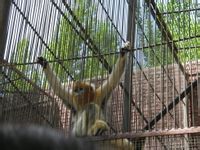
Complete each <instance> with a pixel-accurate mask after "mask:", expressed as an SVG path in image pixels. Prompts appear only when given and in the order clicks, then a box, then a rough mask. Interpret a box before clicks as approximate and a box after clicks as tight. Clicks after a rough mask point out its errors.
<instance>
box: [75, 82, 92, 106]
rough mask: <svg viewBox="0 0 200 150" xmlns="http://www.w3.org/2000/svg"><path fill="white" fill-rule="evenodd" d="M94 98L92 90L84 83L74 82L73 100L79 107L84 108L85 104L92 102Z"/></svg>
mask: <svg viewBox="0 0 200 150" xmlns="http://www.w3.org/2000/svg"><path fill="white" fill-rule="evenodd" d="M94 97H95V91H94V88H93V87H92V86H91V85H90V84H88V83H84V82H75V83H74V87H73V99H74V101H75V102H76V103H77V104H79V105H80V107H84V106H85V105H86V104H88V103H90V102H93V101H94Z"/></svg>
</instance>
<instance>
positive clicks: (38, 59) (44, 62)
mask: <svg viewBox="0 0 200 150" xmlns="http://www.w3.org/2000/svg"><path fill="white" fill-rule="evenodd" d="M37 63H39V64H40V65H41V66H42V67H43V68H46V67H47V64H48V62H47V60H46V59H45V58H43V57H42V56H40V57H38V58H37Z"/></svg>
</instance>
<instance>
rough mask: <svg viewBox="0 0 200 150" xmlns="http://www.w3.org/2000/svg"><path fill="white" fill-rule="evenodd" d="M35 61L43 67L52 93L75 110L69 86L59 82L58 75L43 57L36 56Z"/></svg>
mask: <svg viewBox="0 0 200 150" xmlns="http://www.w3.org/2000/svg"><path fill="white" fill-rule="evenodd" d="M37 62H38V63H39V64H40V65H41V66H42V67H43V70H44V73H45V75H46V78H47V80H48V82H49V84H50V87H51V88H52V89H53V91H54V93H55V94H56V95H57V96H58V97H59V98H61V99H62V101H63V103H64V104H65V105H66V106H67V107H69V108H70V109H72V110H73V111H76V108H75V107H74V105H73V101H72V100H73V93H72V90H71V88H69V87H68V86H66V84H63V83H61V81H60V79H59V78H58V76H57V75H56V74H55V73H54V72H53V70H52V68H51V66H50V65H49V63H48V61H47V60H46V59H45V58H43V57H38V58H37Z"/></svg>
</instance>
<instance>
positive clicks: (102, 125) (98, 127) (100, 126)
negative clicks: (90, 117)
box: [89, 120, 109, 136]
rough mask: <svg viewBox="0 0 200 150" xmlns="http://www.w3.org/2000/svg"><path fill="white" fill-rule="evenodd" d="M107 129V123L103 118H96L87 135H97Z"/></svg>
mask: <svg viewBox="0 0 200 150" xmlns="http://www.w3.org/2000/svg"><path fill="white" fill-rule="evenodd" d="M108 129H109V127H108V124H107V123H106V122H105V121H103V120H96V121H95V123H94V125H92V127H91V129H90V130H89V135H92V136H97V135H101V134H102V133H103V132H104V131H107V130H108Z"/></svg>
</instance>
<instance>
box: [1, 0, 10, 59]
mask: <svg viewBox="0 0 200 150" xmlns="http://www.w3.org/2000/svg"><path fill="white" fill-rule="evenodd" d="M10 4H11V1H10V0H0V60H2V59H3V56H4V52H5V46H6V38H7V25H8V16H9V10H10Z"/></svg>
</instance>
